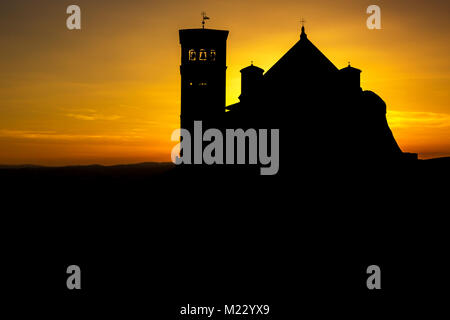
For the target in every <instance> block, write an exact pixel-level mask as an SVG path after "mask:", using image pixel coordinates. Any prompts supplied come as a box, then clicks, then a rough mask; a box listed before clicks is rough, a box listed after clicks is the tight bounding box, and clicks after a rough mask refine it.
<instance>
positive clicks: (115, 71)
mask: <svg viewBox="0 0 450 320" xmlns="http://www.w3.org/2000/svg"><path fill="white" fill-rule="evenodd" d="M71 4H77V5H79V6H80V7H81V12H82V29H81V30H74V31H70V30H68V29H67V28H66V19H67V17H68V15H67V14H66V8H67V7H68V6H69V5H71ZM371 4H377V5H379V6H380V7H381V24H382V30H369V29H367V27H366V19H367V17H368V14H366V8H367V7H368V6H369V5H371ZM202 11H206V12H207V13H208V16H209V17H210V18H211V20H209V21H208V23H207V27H210V28H214V29H224V30H229V31H230V35H229V38H228V52H227V54H228V57H227V65H228V69H227V104H231V103H234V102H237V101H238V96H239V94H240V72H239V70H240V69H242V68H243V67H246V66H248V65H249V64H250V61H252V60H253V61H254V64H256V65H257V66H259V67H261V68H263V69H264V70H268V69H269V68H270V67H271V66H272V65H273V64H274V63H275V62H276V61H277V60H278V59H279V58H280V57H281V56H282V55H283V54H284V53H285V52H286V51H287V50H288V49H289V48H290V47H292V46H293V45H294V44H295V43H296V42H297V41H298V39H299V35H300V27H301V25H300V23H299V21H300V19H301V18H305V20H306V21H307V22H306V25H305V27H306V32H307V34H308V38H309V39H310V40H311V41H312V42H313V43H314V44H315V45H316V46H317V47H318V48H319V49H320V50H321V51H322V52H323V53H324V54H325V55H326V56H327V57H328V58H329V59H330V60H331V61H332V62H333V63H334V64H335V65H336V66H337V67H338V68H342V67H345V66H346V65H347V62H348V61H351V64H352V66H354V67H356V68H359V69H361V70H362V74H361V85H362V88H363V89H364V90H372V91H374V92H376V93H377V94H379V95H380V96H381V97H382V98H383V99H384V100H385V102H386V103H387V108H388V122H389V124H390V127H391V129H392V131H393V133H394V136H395V138H396V139H397V142H398V144H399V145H400V147H401V149H402V150H403V151H405V152H416V153H419V157H420V158H431V157H440V156H450V96H449V89H450V60H449V52H450V41H449V32H450V20H449V18H450V1H448V0H442V1H438V0H428V1H422V0H410V1H406V0H395V1H393V0H390V1H362V0H344V1H336V0H314V1H313V0H278V1H267V0H209V1H188V0H184V1H181V0H157V1H156V0H120V1H119V0H72V1H64V0H14V1H13V0H8V1H7V0H2V1H1V3H0V42H1V49H0V73H1V77H0V164H24V163H33V164H44V165H66V164H90V163H100V164H116V163H135V162H144V161H170V151H171V149H172V147H173V146H174V144H175V142H172V141H171V140H170V136H171V133H172V131H173V130H174V129H176V128H177V127H178V126H179V113H180V73H179V65H180V46H179V41H178V30H179V29H183V28H196V27H200V26H201V16H200V13H201V12H202Z"/></svg>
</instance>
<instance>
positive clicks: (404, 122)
mask: <svg viewBox="0 0 450 320" xmlns="http://www.w3.org/2000/svg"><path fill="white" fill-rule="evenodd" d="M387 116H388V121H389V125H390V126H392V127H394V128H411V127H420V128H447V127H449V128H450V114H447V113H436V112H414V111H394V110H393V111H389V112H388V114H387Z"/></svg>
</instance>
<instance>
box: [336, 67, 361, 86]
mask: <svg viewBox="0 0 450 320" xmlns="http://www.w3.org/2000/svg"><path fill="white" fill-rule="evenodd" d="M339 75H340V81H341V83H342V85H343V86H344V88H346V89H348V90H352V91H353V90H358V91H360V90H361V70H359V69H356V68H353V67H352V66H350V62H349V63H348V66H347V67H345V68H343V69H341V70H339Z"/></svg>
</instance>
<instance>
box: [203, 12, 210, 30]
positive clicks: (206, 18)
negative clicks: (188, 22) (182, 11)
mask: <svg viewBox="0 0 450 320" xmlns="http://www.w3.org/2000/svg"><path fill="white" fill-rule="evenodd" d="M205 20H209V17H208V16H207V15H206V12H205V11H203V12H202V28H203V29H205Z"/></svg>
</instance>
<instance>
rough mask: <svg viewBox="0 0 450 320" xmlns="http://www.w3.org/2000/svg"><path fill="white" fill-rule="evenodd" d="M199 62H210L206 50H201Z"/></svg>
mask: <svg viewBox="0 0 450 320" xmlns="http://www.w3.org/2000/svg"><path fill="white" fill-rule="evenodd" d="M198 60H200V61H206V60H208V57H207V55H206V50H205V49H200V56H199V58H198Z"/></svg>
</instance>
